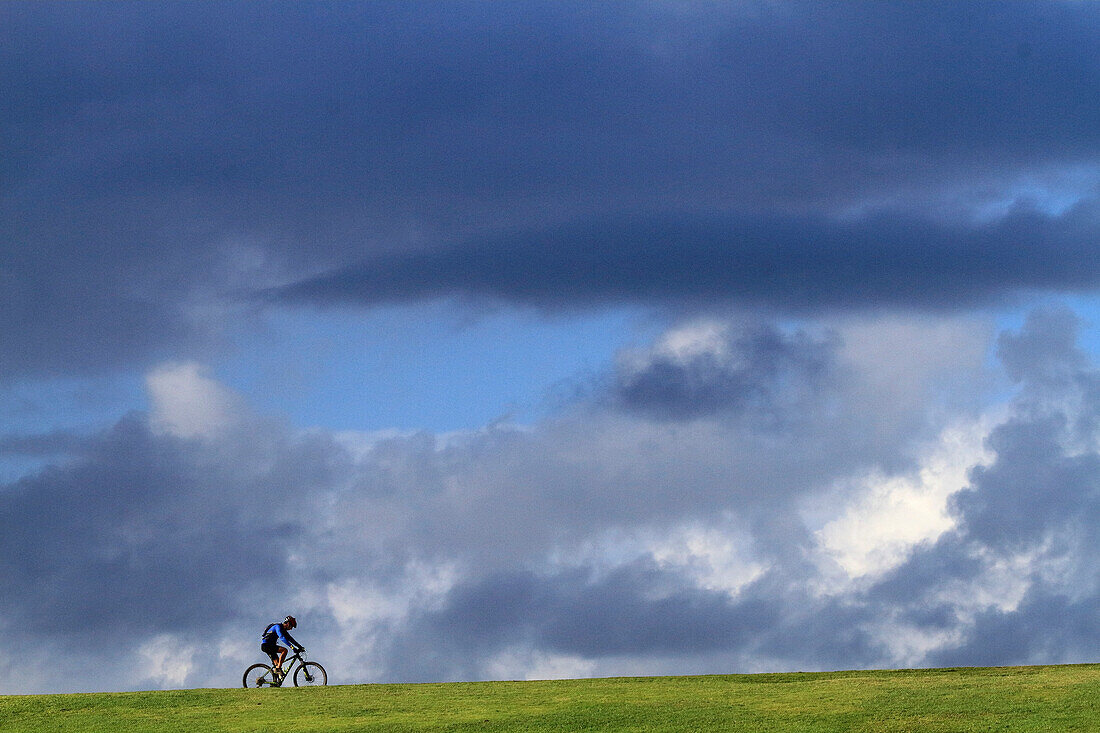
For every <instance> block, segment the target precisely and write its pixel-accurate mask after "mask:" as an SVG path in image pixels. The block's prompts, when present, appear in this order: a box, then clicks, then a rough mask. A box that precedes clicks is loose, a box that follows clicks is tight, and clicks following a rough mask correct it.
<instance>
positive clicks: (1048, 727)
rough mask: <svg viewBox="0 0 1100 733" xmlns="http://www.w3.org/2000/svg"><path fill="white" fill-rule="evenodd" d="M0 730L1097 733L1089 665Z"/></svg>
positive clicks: (623, 689) (849, 675) (294, 693)
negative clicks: (997, 732) (949, 732)
mask: <svg viewBox="0 0 1100 733" xmlns="http://www.w3.org/2000/svg"><path fill="white" fill-rule="evenodd" d="M0 731H4V733H16V732H18V733H24V732H27V733H30V732H32V731H33V732H34V733H38V732H39V731H81V732H84V731H112V732H114V731H118V732H132V731H158V732H165V731H189V732H196V731H198V732H203V733H205V732H206V731H212V732H217V731H250V732H255V733H260V732H263V731H270V732H272V733H275V732H276V731H278V732H279V733H290V732H295V733H297V732H301V731H318V732H320V731H325V732H328V731H875V732H876V733H880V732H884V731H953V732H954V731H1100V665H1074V666H1056V667H1005V668H990V669H979V668H974V669H940V670H911V671H891V672H826V673H795V674H769V675H729V676H705V677H641V678H618V679H596V680H562V681H551V682H474V683H453V684H424V685H345V686H330V687H324V688H310V689H294V688H288V689H276V690H271V689H265V690H244V689H226V690H180V691H170V692H132V693H101V694H84V695H32V696H6V697H3V696H0Z"/></svg>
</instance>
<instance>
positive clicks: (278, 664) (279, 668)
mask: <svg viewBox="0 0 1100 733" xmlns="http://www.w3.org/2000/svg"><path fill="white" fill-rule="evenodd" d="M276 648H277V649H278V650H279V654H278V657H273V658H272V661H273V662H274V663H275V671H276V672H278V673H279V674H282V673H283V660H284V659H286V652H287V648H286V647H285V646H280V647H276Z"/></svg>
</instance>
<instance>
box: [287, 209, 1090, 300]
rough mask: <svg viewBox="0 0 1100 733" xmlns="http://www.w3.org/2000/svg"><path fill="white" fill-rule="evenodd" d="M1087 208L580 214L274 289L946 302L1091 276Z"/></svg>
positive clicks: (360, 294) (1077, 285)
mask: <svg viewBox="0 0 1100 733" xmlns="http://www.w3.org/2000/svg"><path fill="white" fill-rule="evenodd" d="M1098 233H1100V228H1098V227H1097V223H1096V213H1095V212H1094V211H1093V210H1092V208H1091V207H1090V208H1088V209H1082V210H1080V211H1076V212H1074V213H1072V214H1069V215H1066V216H1064V217H1060V218H1052V217H1048V216H1044V215H1041V214H1038V213H1034V212H1020V213H1017V214H1014V215H1012V216H1009V217H1006V218H1005V219H1003V220H1001V221H998V222H996V223H991V224H985V225H981V224H969V225H968V224H955V225H949V224H934V223H930V222H927V221H921V220H918V219H914V218H908V217H897V216H876V217H873V218H870V219H865V220H861V221H858V222H855V223H844V222H837V221H828V220H825V219H763V220H762V219H740V218H735V219H715V218H711V217H687V218H675V219H657V220H649V221H642V222H631V223H602V222H601V223H593V224H589V225H582V226H574V227H563V228H558V229H554V230H551V231H548V232H531V233H528V234H519V235H515V236H512V237H501V238H497V239H492V240H489V241H479V242H473V243H469V244H466V245H463V246H458V247H453V248H449V249H445V250H441V251H431V252H414V253H406V254H392V255H384V256H380V257H378V258H376V259H373V260H370V261H367V262H365V263H363V264H360V265H356V266H353V267H351V268H347V269H342V270H338V271H336V272H334V273H331V274H327V275H323V276H320V277H316V278H312V279H309V280H306V281H304V282H301V283H298V284H295V285H291V286H287V287H285V288H282V289H279V290H277V291H275V292H274V293H273V296H274V297H275V298H276V299H278V300H280V301H284V302H310V303H360V304H364V305H371V304H379V303H390V302H401V301H407V300H418V299H422V298H432V297H444V296H470V297H475V298H476V297H479V296H480V297H485V298H496V299H500V300H503V301H507V302H514V303H524V304H531V305H536V306H542V307H548V308H571V307H577V306H581V305H584V304H601V303H622V302H626V303H662V302H663V303H689V304H692V303H696V304H697V303H705V302H715V301H719V302H722V301H731V302H735V303H742V304H749V305H755V306H772V307H780V308H782V309H786V310H788V311H791V312H795V313H805V312H807V311H809V310H810V309H816V308H821V307H832V308H837V307H840V308H845V307H871V306H893V307H905V306H908V307H916V308H952V307H956V306H959V305H975V304H981V303H987V302H989V301H990V300H995V299H998V298H1003V297H1005V296H1006V295H1007V294H1011V293H1023V292H1028V291H1031V290H1041V289H1092V288H1095V287H1096V286H1097V285H1098V284H1100V261H1098V259H1097V258H1096V257H1095V251H1094V250H1095V238H1096V236H1097V234H1098Z"/></svg>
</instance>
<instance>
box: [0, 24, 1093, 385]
mask: <svg viewBox="0 0 1100 733" xmlns="http://www.w3.org/2000/svg"><path fill="white" fill-rule="evenodd" d="M0 14H2V23H0V26H2V30H0V32H2V33H3V34H4V36H3V37H4V43H0V75H2V76H0V85H2V86H0V92H2V93H0V99H2V102H0V124H2V126H3V130H4V137H3V149H4V154H3V155H2V156H0V166H2V167H0V176H2V181H3V186H2V188H0V191H2V193H0V217H2V218H3V222H4V229H5V232H6V233H7V236H6V238H5V241H4V243H3V244H2V245H0V246H3V251H4V254H3V259H4V267H3V271H2V278H3V279H2V286H3V287H2V289H0V294H2V295H0V297H2V298H3V300H2V305H3V309H4V311H5V313H6V314H8V315H9V317H8V318H5V319H3V324H2V326H0V328H3V331H2V332H0V334H2V337H3V339H4V342H5V344H6V345H7V346H8V348H5V349H4V356H3V361H2V362H0V373H4V374H9V375H25V374H28V373H38V372H54V373H56V372H65V371H80V370H86V369H91V368H96V369H107V368H112V367H115V366H118V365H128V364H132V363H134V362H139V363H140V362H142V361H143V360H145V361H146V362H147V361H148V359H150V358H154V357H155V358H160V357H162V356H163V355H164V354H165V353H168V354H171V355H175V356H177V357H179V356H181V355H183V354H184V353H193V352H195V351H196V350H197V349H198V348H200V347H201V346H203V345H204V344H206V343H207V342H206V340H205V339H204V338H202V337H203V336H205V335H209V332H210V331H211V330H216V328H217V326H215V325H214V323H213V322H212V321H213V319H209V318H202V317H198V316H196V313H206V311H204V310H203V307H204V306H210V305H212V304H214V305H225V304H226V303H229V302H232V301H233V300H234V298H235V297H236V296H237V295H239V294H240V293H242V292H247V291H248V290H250V289H254V288H255V289H264V288H267V287H271V286H273V285H279V284H286V283H288V282H297V283H298V284H297V285H295V286H292V287H290V288H289V289H287V290H286V291H283V292H285V294H286V295H288V296H291V295H293V296H294V298H292V299H298V300H309V301H319V302H331V301H333V300H343V301H345V302H349V301H350V302H357V303H363V304H366V305H370V304H373V303H378V302H384V301H408V300H413V299H417V298H426V297H435V296H439V295H456V294H457V295H469V296H474V297H478V296H487V297H492V298H500V299H503V300H506V301H509V302H518V303H535V304H538V305H543V306H551V307H555V308H563V307H564V308H568V307H590V306H594V305H601V304H604V303H608V302H616V301H622V300H630V301H639V302H643V303H649V302H669V301H671V302H682V301H687V302H698V301H709V300H711V299H713V298H736V299H740V300H743V301H746V302H753V303H760V304H764V305H766V306H769V307H775V306H778V307H781V308H799V307H803V308H805V307H816V306H818V305H838V306H844V305H851V304H856V305H877V304H888V305H917V306H955V305H966V304H970V303H973V302H980V301H985V300H988V299H990V298H993V297H996V296H997V295H1000V294H1005V293H1013V292H1018V291H1019V290H1020V289H1030V288H1042V289H1047V288H1053V289H1080V288H1093V287H1095V284H1096V283H1095V280H1096V271H1095V267H1093V266H1092V265H1091V264H1090V262H1091V261H1090V260H1088V259H1083V252H1084V248H1085V246H1086V245H1085V242H1090V241H1092V240H1093V239H1094V237H1095V230H1096V227H1095V224H1094V222H1090V221H1088V220H1087V219H1088V217H1086V216H1085V215H1084V214H1080V213H1078V214H1076V215H1070V216H1068V217H1067V218H1066V219H1065V220H1061V219H1059V218H1058V217H1052V218H1050V219H1049V220H1045V219H1044V218H1043V217H1040V216H1028V215H1023V214H1021V215H1018V216H1014V217H1010V218H1009V219H1008V220H1006V221H1004V222H1001V223H990V224H986V225H976V226H970V227H968V226H949V225H942V224H937V223H930V222H927V221H926V222H923V223H922V221H919V220H914V219H913V218H912V216H913V214H912V212H913V211H914V210H920V211H922V212H924V213H927V210H928V209H929V208H934V209H935V210H936V212H937V214H939V213H944V212H946V213H950V214H958V213H959V212H963V213H967V212H970V210H971V208H973V207H974V206H979V207H980V206H981V205H985V204H989V205H994V206H1002V205H1004V204H1005V202H1006V201H1008V202H1009V203H1011V201H1012V200H1014V199H1017V198H1019V199H1020V200H1021V201H1023V202H1025V203H1026V202H1027V201H1028V200H1029V197H1038V198H1039V199H1043V198H1044V197H1045V196H1047V195H1050V192H1049V191H1039V192H1036V191H1035V190H1034V186H1036V185H1038V186H1039V188H1043V187H1044V186H1048V184H1049V185H1053V186H1054V187H1055V188H1056V189H1058V190H1057V191H1055V194H1056V195H1057V197H1061V198H1060V199H1059V201H1061V202H1062V203H1064V200H1065V199H1068V200H1069V201H1071V202H1072V201H1074V200H1079V199H1081V198H1082V197H1087V196H1088V195H1090V194H1094V193H1095V190H1094V189H1095V180H1093V179H1090V178H1089V177H1088V176H1086V177H1085V180H1084V183H1080V182H1078V183H1073V184H1066V185H1069V189H1068V190H1062V188H1065V186H1064V185H1063V184H1064V181H1063V182H1062V183H1059V181H1061V178H1060V175H1061V172H1062V171H1063V169H1065V170H1070V171H1076V172H1077V173H1078V174H1079V173H1080V172H1081V171H1082V170H1085V171H1088V170H1091V169H1092V167H1093V166H1094V163H1095V160H1096V157H1097V153H1098V151H1100V118H1098V115H1100V111H1098V110H1097V108H1096V105H1093V104H1091V101H1090V100H1092V99H1094V98H1095V97H1096V94H1097V92H1098V91H1100V60H1098V59H1100V53H1097V52H1096V51H1097V43H1098V41H1097V39H1098V38H1100V33H1098V30H1100V28H1098V27H1097V26H1098V24H1100V13H1098V12H1097V10H1096V8H1095V6H1093V5H1091V4H1087V3H1051V4H1042V5H1035V4H1002V3H967V4H964V5H960V4H957V3H942V4H941V3H920V4H911V5H909V4H906V5H896V4H886V3H868V4H861V3H854V4H850V5H839V6H838V5H828V6H821V5H818V4H805V5H803V4H798V3H783V4H760V5H744V4H736V5H717V4H716V5H687V6H680V5H667V4H653V5H644V4H630V5H618V4H615V5H597V6H592V5H590V4H577V5H569V4H562V3H553V4H533V3H523V4H509V5H503V6H502V5H494V6H491V7H490V6H486V5H483V4H480V3H469V4H462V3H456V4H447V5H444V6H432V7H427V6H423V5H407V4H401V3H395V4H385V3H369V4H362V5H347V4H335V3H334V4H325V3H308V4H299V3H264V4H257V3H210V4H201V3H200V4H194V3H178V4H177V3H166V4H157V5H156V6H155V7H145V6H142V7H138V6H136V5H131V4H126V3H106V4H104V3H86V4H85V3H64V4H52V3H5V4H4V5H3V7H2V8H0ZM1050 181H1054V183H1053V184H1050ZM1021 186H1022V188H1021ZM1059 186H1061V187H1062V188H1059ZM868 202H870V203H871V204H875V203H876V202H878V203H882V202H885V203H888V204H891V205H892V206H893V207H894V210H896V211H898V212H900V213H899V214H897V215H894V214H889V215H880V216H879V217H878V218H875V219H870V220H864V221H858V220H857V221H854V222H850V223H848V224H836V223H830V222H832V221H833V220H832V219H830V215H831V214H834V213H836V212H838V211H840V212H846V211H849V210H852V209H853V207H854V210H857V211H858V210H861V208H862V207H863V206H864V205H865V204H867V203H868ZM930 202H931V203H930ZM1058 208H1059V210H1060V208H1061V207H1058ZM941 209H942V211H941ZM653 211H658V212H670V213H669V215H668V216H667V217H666V218H663V219H658V220H657V221H654V220H653V218H652V217H651V216H650V215H649V213H648V212H653ZM730 212H734V213H732V214H731V213H730ZM948 218H950V217H948ZM963 218H966V217H963ZM569 221H572V222H578V221H579V222H587V223H582V224H580V225H577V226H574V227H564V228H563V227H561V222H569ZM935 221H939V219H938V218H937V219H935ZM500 231H513V232H515V231H520V232H525V234H523V235H522V236H518V237H498V236H497V235H496V234H493V233H494V232H500ZM456 242H457V243H461V244H459V245H456V244H455V243H456ZM1047 245H1049V252H1050V254H1049V255H1048V254H1045V252H1047ZM240 247H247V248H250V249H249V252H250V253H251V255H253V257H252V259H251V260H250V259H249V258H248V257H245V258H243V259H242V258H240V257H236V256H235V253H237V254H239V251H238V248H240ZM253 260H254V261H255V262H256V263H257V264H256V265H255V266H254V267H249V266H246V265H244V264H242V262H244V261H253ZM1022 260H1028V261H1030V262H1031V263H1033V264H1034V269H1033V270H1032V269H1028V268H1026V267H1024V266H1023V265H1022V264H1021V261H1022ZM955 273H959V274H957V275H956V274H955ZM311 275H314V276H316V277H315V278H313V279H311V278H310V277H309V276H311ZM237 315H238V316H239V315H240V314H237ZM32 333H33V337H32V336H31V335H30V334H32ZM181 352H182V353H181Z"/></svg>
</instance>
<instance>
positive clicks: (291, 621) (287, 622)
mask: <svg viewBox="0 0 1100 733" xmlns="http://www.w3.org/2000/svg"><path fill="white" fill-rule="evenodd" d="M297 625H298V619H296V618H294V617H293V616H287V617H286V618H284V619H283V626H297Z"/></svg>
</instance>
